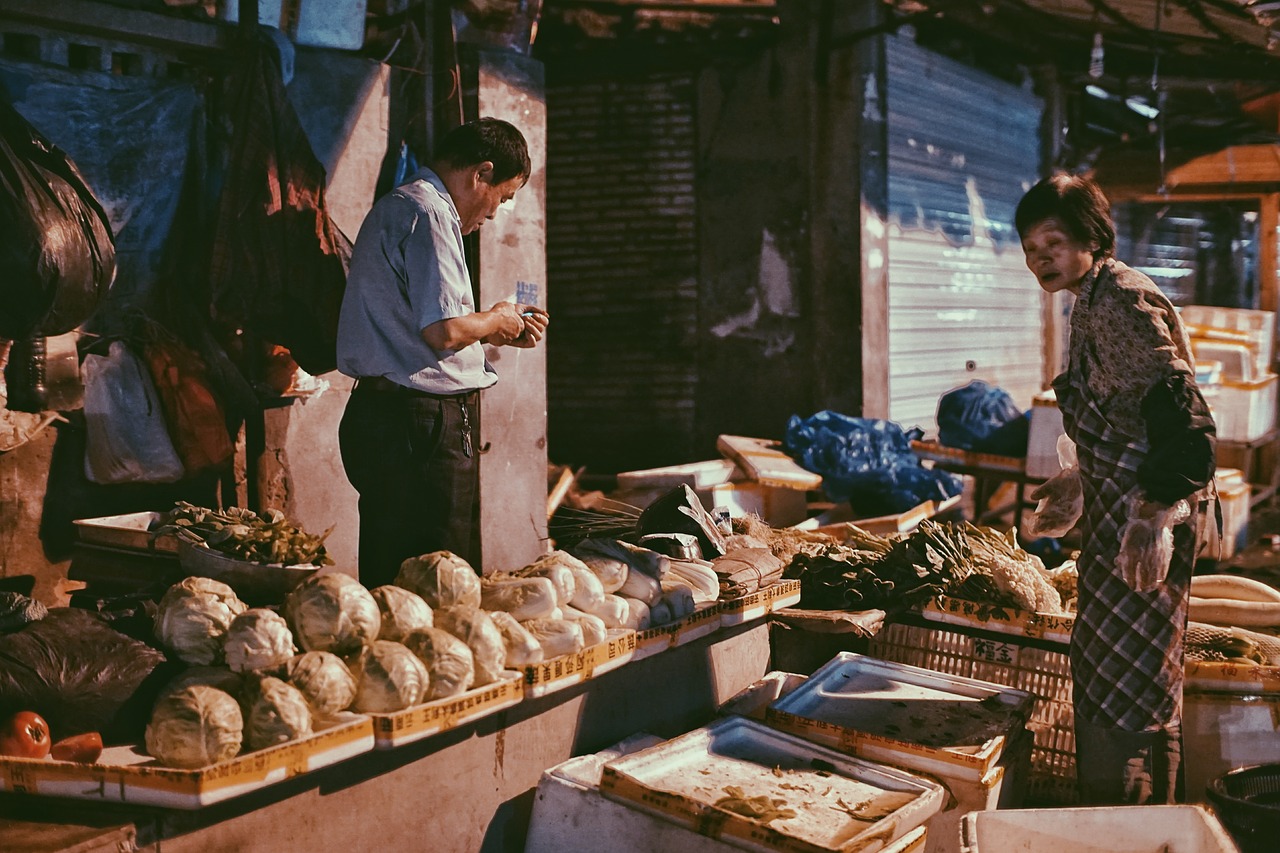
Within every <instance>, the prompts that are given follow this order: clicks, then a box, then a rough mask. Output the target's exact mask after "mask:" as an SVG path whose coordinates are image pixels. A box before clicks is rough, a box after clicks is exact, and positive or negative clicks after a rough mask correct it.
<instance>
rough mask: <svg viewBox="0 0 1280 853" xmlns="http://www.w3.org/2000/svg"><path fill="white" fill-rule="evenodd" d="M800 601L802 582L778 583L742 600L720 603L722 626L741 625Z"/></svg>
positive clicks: (741, 598)
mask: <svg viewBox="0 0 1280 853" xmlns="http://www.w3.org/2000/svg"><path fill="white" fill-rule="evenodd" d="M799 601H800V581H798V580H785V581H778V582H777V583H775V584H772V585H771V586H766V587H763V588H761V589H758V590H756V591H755V592H753V593H750V594H748V595H744V596H742V597H740V598H730V599H726V600H723V601H721V602H720V607H721V610H720V624H721V625H725V626H728V625H741V624H742V623H743V622H750V621H752V620H754V619H759V618H761V617H763V616H764V615H766V614H768V613H772V612H773V611H775V610H780V609H781V608H783V607H790V606H791V605H793V604H797V603H799Z"/></svg>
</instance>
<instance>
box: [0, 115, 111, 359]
mask: <svg viewBox="0 0 1280 853" xmlns="http://www.w3.org/2000/svg"><path fill="white" fill-rule="evenodd" d="M0 270H3V272H4V274H3V275H0V306H2V307H0V338H8V339H10V340H25V339H27V338H30V337H32V336H51V335H61V334H63V333H65V332H69V331H71V330H72V329H74V328H76V327H77V326H79V325H80V324H81V323H83V322H84V321H85V320H87V319H89V315H90V314H92V313H93V309H94V308H96V307H97V306H98V302H99V301H100V300H101V299H102V297H103V296H105V295H106V293H107V290H108V288H110V287H111V281H112V279H113V278H114V277H115V271H116V254H115V243H114V242H113V240H112V236H111V224H110V223H109V222H108V221H107V214H106V211H104V210H103V209H102V205H100V204H99V203H98V200H97V199H96V198H94V197H93V193H92V192H91V191H90V189H89V187H88V185H86V184H85V182H84V178H83V177H81V175H80V172H79V170H77V169H76V166H75V164H74V163H72V162H71V159H70V158H69V157H67V155H66V154H65V153H64V152H63V151H62V150H61V149H59V148H58V147H57V146H55V145H53V144H52V143H50V142H49V141H48V140H47V139H45V138H44V137H43V136H41V135H40V133H39V132H38V131H37V130H36V129H35V128H34V127H32V126H31V125H30V124H29V123H28V122H27V120H26V119H24V118H23V117H22V116H21V115H20V114H19V113H18V111H17V110H15V109H14V108H13V107H12V106H11V105H9V104H7V103H5V102H4V101H0Z"/></svg>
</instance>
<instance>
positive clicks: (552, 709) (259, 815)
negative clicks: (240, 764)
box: [0, 619, 769, 853]
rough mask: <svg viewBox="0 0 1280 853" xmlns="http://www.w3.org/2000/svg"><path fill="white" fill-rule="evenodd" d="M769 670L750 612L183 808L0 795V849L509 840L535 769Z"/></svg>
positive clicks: (689, 722)
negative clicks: (393, 743) (552, 688)
mask: <svg viewBox="0 0 1280 853" xmlns="http://www.w3.org/2000/svg"><path fill="white" fill-rule="evenodd" d="M768 670H769V635H768V627H767V623H766V621H765V620H764V619H756V620H753V621H749V622H745V623H743V624H740V625H734V626H730V627H725V628H721V629H720V630H718V631H716V632H715V633H713V634H710V635H708V636H706V637H703V638H702V639H699V640H695V641H693V642H690V643H689V644H687V645H684V646H680V647H678V648H673V649H669V650H667V651H664V652H663V653H661V654H657V655H654V656H652V657H650V658H646V659H644V660H641V661H632V662H630V663H628V664H626V665H624V666H621V667H619V668H617V669H614V670H611V671H609V672H606V673H604V674H602V675H599V676H597V677H595V678H593V679H591V680H588V681H585V682H583V683H581V684H577V685H575V686H573V687H569V688H565V689H563V690H559V691H557V692H554V693H550V694H547V695H545V696H541V697H538V698H534V699H526V700H525V701H522V702H520V703H519V704H517V705H514V706H512V707H510V708H508V709H506V710H504V711H499V712H497V713H496V714H493V715H492V716H489V717H484V718H482V719H479V720H476V721H474V722H471V723H467V724H465V725H463V726H460V727H458V728H456V729H452V730H449V731H445V732H442V733H440V734H438V735H434V736H432V737H429V738H426V739H423V740H420V741H416V742H414V743H409V744H405V745H403V746H399V747H396V748H394V749H388V750H377V751H374V752H369V753H365V754H363V755H358V756H355V757H353V758H350V759H347V760H346V761H343V762H341V763H338V764H335V765H332V766H330V767H326V768H323V769H321V770H317V771H315V772H312V773H307V774H303V775H300V776H296V777H294V778H291V779H288V780H286V781H284V782H281V783H279V784H277V785H273V786H271V787H268V788H265V789H263V790H261V791H257V792H254V793H251V794H247V795H245V796H242V797H238V798H235V799H232V800H227V801H225V802H222V803H217V804H215V805H211V806H208V807H206V808H203V809H199V810H195V811H182V810H175V809H161V808H143V807H137V806H125V805H119V806H114V805H108V804H97V803H86V802H81V801H78V800H77V801H71V800H57V799H53V798H40V797H35V796H29V795H19V794H0V850H28V849H32V850H41V851H49V853H54V851H58V853H68V851H97V850H100V849H118V850H135V849H136V850H144V851H154V853H160V851H161V850H163V851H164V853H184V851H192V853H197V851H199V853H205V851H209V850H236V851H243V853H251V851H271V853H280V851H290V850H307V851H340V853H348V851H351V850H421V849H430V850H432V851H435V853H450V851H458V852H459V853H463V852H464V851H465V853H472V851H511V850H521V849H523V846H524V837H525V833H526V831H527V828H528V821H529V813H530V810H531V809H532V804H533V797H534V791H535V788H536V786H537V783H538V779H539V777H540V776H541V774H542V772H543V770H545V769H547V768H548V767H552V766H555V765H557V764H559V763H561V762H562V761H565V760H566V759H568V758H571V757H573V756H576V755H585V754H588V753H592V752H595V751H598V750H600V749H602V748H604V747H605V746H608V745H609V744H612V743H615V742H617V741H619V740H622V739H623V738H625V737H628V736H629V735H632V734H634V733H636V732H639V731H648V732H652V733H654V734H657V735H660V736H662V737H673V736H675V735H677V734H681V733H683V732H686V731H689V730H690V729H693V728H696V727H697V726H699V725H702V724H704V723H706V722H707V721H708V720H710V719H711V718H712V717H713V716H714V713H715V709H716V708H717V706H718V705H720V704H722V703H723V702H725V701H727V700H728V699H729V698H731V697H732V696H734V695H735V694H736V693H738V692H739V691H740V690H742V689H744V688H745V687H747V686H748V685H750V684H752V683H754V682H755V681H757V680H758V679H760V678H761V677H762V676H763V675H764V674H765V673H766V672H768ZM87 815H92V816H94V818H95V819H94V821H93V822H91V823H90V825H89V827H88V829H87V830H86V829H85V827H81V826H79V825H78V824H80V823H85V822H86V818H85V816H87ZM33 824H35V826H34V827H33ZM73 824H76V825H75V826H73ZM131 832H132V833H135V834H136V842H135V841H131V840H129V833H131ZM122 833H123V834H122ZM33 845H34V846H33ZM135 845H136V846H135Z"/></svg>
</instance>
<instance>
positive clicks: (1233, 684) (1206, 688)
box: [1183, 661, 1280, 694]
mask: <svg viewBox="0 0 1280 853" xmlns="http://www.w3.org/2000/svg"><path fill="white" fill-rule="evenodd" d="M1183 672H1184V674H1185V678H1186V680H1185V682H1184V683H1183V690H1186V691H1191V692H1196V693H1248V694H1262V693H1280V666H1264V665H1262V664H1255V665H1253V666H1250V665H1248V664H1240V663H1229V662H1225V661H1187V662H1186V664H1185V665H1184V667H1183Z"/></svg>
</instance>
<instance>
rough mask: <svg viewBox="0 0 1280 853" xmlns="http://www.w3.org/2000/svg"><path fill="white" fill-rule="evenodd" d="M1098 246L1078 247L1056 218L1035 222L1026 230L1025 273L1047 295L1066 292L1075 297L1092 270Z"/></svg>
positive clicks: (1024, 243) (1024, 249) (1024, 245)
mask: <svg viewBox="0 0 1280 853" xmlns="http://www.w3.org/2000/svg"><path fill="white" fill-rule="evenodd" d="M1096 249H1097V246H1094V245H1087V244H1085V243H1081V242H1080V241H1079V240H1077V239H1076V238H1075V237H1072V236H1071V233H1070V232H1069V231H1068V230H1067V227H1066V225H1064V224H1063V222H1062V220H1060V219H1058V218H1057V217H1056V216H1051V217H1049V218H1048V219H1045V220H1043V221H1041V222H1037V223H1036V224H1035V225H1032V226H1031V227H1030V228H1029V229H1027V234H1026V236H1025V237H1024V238H1023V240H1022V251H1023V253H1024V254H1025V255H1026V257H1027V269H1029V270H1031V272H1032V273H1034V274H1035V277H1036V281H1038V282H1039V283H1040V287H1041V288H1042V289H1043V290H1044V291H1045V292H1046V293H1057V292H1058V291H1060V290H1069V291H1071V292H1072V293H1076V292H1078V291H1079V289H1080V280H1081V279H1083V278H1084V277H1085V274H1086V273H1088V272H1089V270H1090V268H1092V267H1093V253H1094V250H1096Z"/></svg>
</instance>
